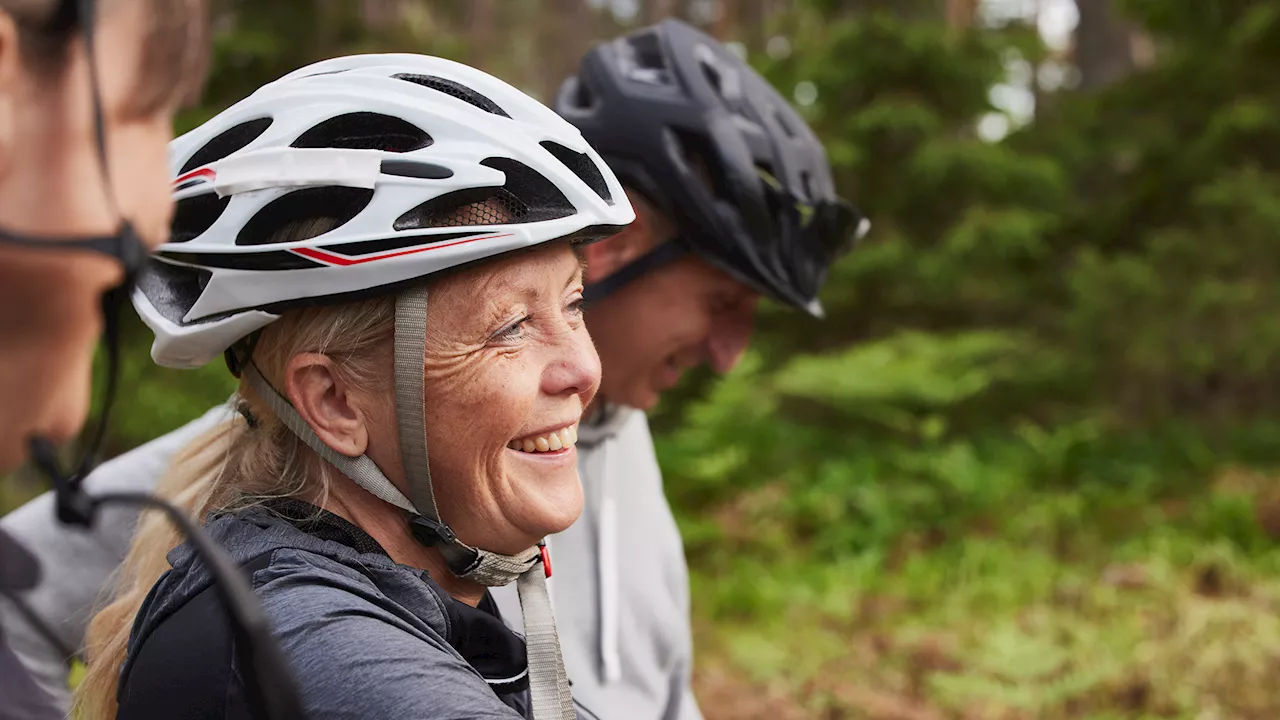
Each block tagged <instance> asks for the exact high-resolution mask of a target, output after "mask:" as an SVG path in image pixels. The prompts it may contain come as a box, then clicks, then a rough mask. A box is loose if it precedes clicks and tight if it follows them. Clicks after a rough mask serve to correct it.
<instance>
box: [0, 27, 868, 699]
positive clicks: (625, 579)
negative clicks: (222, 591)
mask: <svg viewBox="0 0 1280 720" xmlns="http://www.w3.org/2000/svg"><path fill="white" fill-rule="evenodd" d="M471 100H472V101H473V102H475V103H476V104H478V105H480V106H486V105H487V104H489V103H487V101H486V99H485V98H480V97H472V98H471ZM555 109H556V110H557V111H558V112H559V113H560V114H561V115H562V116H563V117H564V118H565V119H567V120H569V121H570V122H571V123H573V124H574V125H576V126H577V127H578V129H579V130H580V131H581V132H582V134H583V136H584V137H585V138H586V139H587V141H588V142H589V143H590V144H591V145H592V146H593V147H594V148H596V150H597V151H598V152H599V153H600V154H601V155H602V156H603V157H604V159H605V160H606V161H607V162H608V164H609V166H610V168H611V169H613V170H614V172H615V173H616V174H617V176H618V177H619V179H620V180H621V181H622V183H623V185H624V186H626V192H627V194H628V196H629V198H630V199H631V201H632V204H633V205H634V206H635V208H636V214H637V220H636V222H635V223H633V224H632V225H631V226H630V227H628V228H627V229H625V230H624V231H622V232H621V233H619V234H618V235H616V236H614V237H612V238H609V239H607V240H603V241H601V242H598V243H595V244H593V245H589V246H587V247H586V248H584V252H585V254H586V258H587V262H588V267H587V274H586V281H587V291H586V297H587V300H588V303H589V308H590V309H589V312H588V317H587V326H588V329H589V330H590V332H591V334H592V337H593V339H594V340H595V344H596V347H597V349H598V351H599V354H600V359H601V363H602V366H603V370H604V373H603V379H602V382H601V387H600V392H599V395H598V396H597V399H596V401H595V402H594V403H593V406H592V407H591V408H590V409H589V411H588V413H587V415H586V416H585V417H584V419H583V421H582V423H581V424H580V426H579V428H578V444H577V452H578V467H579V470H580V475H581V477H582V481H583V486H584V494H585V504H584V507H583V514H582V517H581V518H580V519H579V520H578V521H577V522H576V523H574V524H573V525H572V526H571V527H570V528H569V529H568V530H566V531H564V532H563V533H560V534H557V535H554V536H552V537H551V538H549V545H550V546H551V548H552V550H553V553H552V554H553V556H554V558H555V575H554V578H553V579H552V580H551V586H552V600H553V602H554V604H555V607H556V610H557V613H556V614H557V617H558V618H559V626H560V635H561V640H562V644H563V647H564V654H565V665H566V667H567V669H568V673H569V677H570V679H571V680H572V682H573V694H574V697H575V699H577V700H579V701H581V702H582V703H583V704H585V705H586V706H588V707H591V708H594V709H596V710H597V712H600V713H602V716H603V717H605V718H636V719H645V720H648V719H653V718H683V719H691V718H698V717H700V713H699V710H698V707H697V703H696V701H695V699H694V697H693V693H692V691H691V689H690V672H691V669H692V652H693V651H692V642H691V637H690V627H689V591H688V571H687V568H686V565H685V560H684V554H683V547H682V544H681V540H680V536H679V532H678V530H677V528H676V525H675V521H674V519H673V517H672V515H671V510H670V508H669V506H668V504H667V501H666V499H665V497H664V495H663V491H662V478H661V474H660V472H659V469H658V463H657V459H656V457H655V455H654V450H653V443H652V440H651V438H650V435H649V429H648V425H647V422H646V419H645V416H644V413H643V411H644V410H647V409H650V408H652V407H653V406H654V405H655V404H656V403H657V401H658V399H659V397H660V396H661V394H662V393H663V392H664V391H665V390H667V389H669V388H671V387H672V386H674V385H675V384H676V383H677V381H678V380H679V378H680V377H681V375H682V374H683V372H684V371H686V370H688V369H689V368H692V367H694V366H696V365H698V364H701V363H709V364H710V365H711V366H712V368H713V369H714V370H716V371H717V372H726V371H728V370H729V369H730V368H732V367H733V366H734V364H735V363H736V362H737V361H738V359H739V358H740V357H741V355H742V353H743V352H744V350H745V349H746V346H747V344H748V342H749V340H750V336H751V333H752V329H753V324H754V313H755V309H756V306H757V304H758V303H759V300H760V298H761V297H762V296H768V297H770V298H773V299H774V300H776V301H779V302H782V303H785V304H787V305H791V306H793V307H796V308H798V309H801V310H802V311H804V312H807V313H809V314H811V315H814V316H821V305H820V304H819V302H818V297H817V296H818V292H819V290H820V289H821V287H822V284H823V282H824V280H825V278H826V275H827V272H828V270H829V269H830V267H831V265H832V263H834V262H835V260H837V259H838V258H839V257H840V256H841V255H842V254H843V253H844V252H846V251H847V250H849V249H850V248H851V247H852V245H853V243H854V241H855V239H856V238H857V237H859V236H860V235H861V234H862V233H863V232H865V230H866V223H865V221H864V220H862V219H861V218H860V217H859V216H858V215H857V213H856V212H854V211H853V209H852V208H851V207H850V206H849V205H848V204H847V203H845V202H844V201H843V200H841V199H840V198H839V197H837V196H836V194H835V191H834V188H833V186H832V179H831V172H830V168H829V166H828V163H827V158H826V154H825V152H824V150H823V148H822V146H821V144H820V143H819V141H818V140H817V138H816V137H815V136H814V134H813V133H812V131H811V130H810V129H809V128H808V127H807V126H806V125H805V123H804V122H803V120H802V119H801V118H800V117H799V115H797V114H796V113H795V111H794V110H793V109H791V108H790V107H789V106H788V105H787V103H786V101H785V100H784V99H783V98H782V97H781V96H780V95H779V94H778V93H777V92H776V91H774V90H773V89H772V88H771V87H769V86H768V84H767V83H766V82H765V81H764V79H763V78H761V77H760V76H759V75H758V74H757V73H755V71H753V70H752V69H751V68H750V67H748V66H747V65H745V64H744V63H742V62H741V61H740V60H739V59H738V58H737V57H736V56H735V55H734V54H733V53H732V52H730V51H729V50H728V49H727V48H725V47H724V46H723V45H721V44H720V43H718V42H717V41H715V40H714V39H712V38H710V37H708V36H706V35H705V34H703V33H701V32H699V31H697V30H695V29H694V28H692V27H690V26H688V25H686V24H684V23H681V22H679V21H675V20H668V21H664V22H662V23H660V24H658V25H655V26H653V27H649V28H646V29H643V30H640V31H638V32H635V33H633V34H630V35H627V36H625V37H622V38H619V39H617V40H614V41H611V42H606V43H603V44H601V45H598V46H597V47H595V48H594V49H593V50H591V51H590V53H588V55H587V56H586V57H585V58H584V59H583V62H582V66H581V68H580V71H579V73H578V74H577V75H576V76H574V77H571V78H569V79H568V80H566V82H565V83H564V85H563V87H562V88H561V91H560V93H559V94H558V96H557V98H556V103H555ZM548 149H549V150H550V151H551V152H553V153H560V157H561V159H562V160H563V161H564V162H565V164H566V165H568V166H569V167H570V168H575V163H576V162H577V161H576V160H575V158H574V157H573V156H572V155H567V154H564V153H563V152H561V151H560V150H558V149H557V148H555V147H554V146H551V147H548ZM575 172H579V173H582V176H583V177H586V178H587V179H588V181H589V182H590V183H591V184H592V186H593V187H594V188H596V189H597V191H600V190H601V189H602V186H603V181H602V180H600V179H599V178H595V177H593V176H592V175H591V173H590V170H589V169H587V168H583V167H581V166H578V167H576V169H575ZM617 200H618V199H617V198H614V201H617ZM225 413H226V409H225V408H215V409H214V410H211V411H210V412H209V413H208V414H206V415H205V416H204V417H202V418H200V419H197V420H195V421H193V422H191V423H189V424H188V425H186V426H184V427H183V428H180V429H178V430H176V431H174V432H172V433H170V434H169V435H166V436H165V437H163V438H160V439H158V440H156V441H154V442H152V443H149V444H147V445H144V446H142V447H139V448H137V449H135V450H133V451H132V452H130V453H127V454H125V455H123V456H121V457H119V458H116V459H115V460H113V461H111V462H110V463H107V464H105V465H104V466H103V467H102V468H101V469H100V470H99V471H98V472H97V473H95V475H94V476H91V477H90V479H89V483H90V486H91V487H93V488H94V489H97V490H105V489H115V490H119V489H139V488H151V487H154V485H155V484H156V482H157V479H158V478H159V477H160V475H161V474H162V473H163V472H164V470H165V468H166V466H167V465H168V463H169V460H170V458H171V457H172V456H173V454H174V453H175V452H177V451H178V450H179V449H181V448H182V447H183V446H184V445H186V444H187V443H188V442H190V441H191V440H192V439H193V438H195V437H196V436H198V435H200V434H201V433H203V432H205V431H207V430H208V429H210V428H211V427H213V426H214V425H216V424H217V423H218V422H219V418H221V417H223V416H224V415H225ZM51 503H52V499H51V498H47V497H46V498H40V499H37V500H36V501H33V503H31V504H29V505H28V506H27V507H25V508H23V509H21V510H19V511H17V512H15V513H13V514H12V515H11V516H10V517H8V518H5V519H4V521H3V525H4V526H5V527H8V528H10V529H11V530H12V531H13V532H15V533H16V534H19V535H21V536H23V537H28V538H32V539H33V541H34V542H36V543H38V544H39V546H40V547H41V549H42V553H43V555H44V557H45V562H46V563H63V564H64V566H66V567H68V570H67V571H66V572H65V573H62V574H60V575H58V576H54V577H50V578H48V580H47V581H46V583H45V584H44V585H43V586H41V587H40V588H38V589H37V590H36V591H35V592H34V593H32V597H33V599H34V600H36V601H35V602H33V604H34V605H36V606H38V607H40V608H41V609H42V611H43V612H44V613H45V618H46V619H47V620H48V621H49V622H50V623H52V624H54V625H55V627H56V628H57V629H58V632H59V633H60V634H61V635H62V640H63V642H64V643H65V644H66V645H68V646H70V647H73V648H74V647H79V646H80V645H81V643H82V642H83V637H84V632H85V625H86V623H87V620H88V617H89V614H90V612H91V610H92V608H93V606H94V604H95V601H96V600H97V598H98V596H99V593H100V592H101V589H102V587H103V585H104V584H105V583H106V581H107V579H108V577H109V576H110V574H111V572H112V571H113V570H114V569H115V567H116V566H117V565H118V564H119V562H120V561H121V559H122V558H123V557H124V555H125V552H126V549H127V547H128V542H129V533H130V531H131V529H132V523H131V522H130V523H122V524H121V525H119V526H118V527H116V528H114V529H111V530H107V529H105V528H104V529H103V530H101V531H99V532H98V533H97V535H96V537H93V538H88V537H77V538H73V539H68V538H63V537H57V538H46V537H45V534H44V531H43V530H42V528H41V526H40V525H39V524H38V523H36V522H33V521H32V519H31V518H33V517H35V516H43V515H44V514H47V512H48V505H49V504H51ZM71 558H85V560H84V561H75V564H74V565H71V564H70V562H71V561H70V559H71ZM494 598H495V600H496V601H497V604H498V606H499V608H500V609H501V610H502V615H503V617H504V619H505V620H506V621H507V622H509V623H512V624H513V625H515V624H516V623H518V622H519V619H520V612H519V601H518V599H517V598H516V596H515V593H514V592H510V591H508V590H507V589H505V588H499V589H497V591H496V592H494ZM6 621H7V622H9V623H11V624H12V626H13V628H14V634H15V635H21V636H22V637H23V638H26V639H28V640H29V642H27V643H25V644H24V645H23V650H24V653H23V656H24V658H25V660H26V661H27V662H28V663H29V664H30V665H31V666H32V668H33V669H35V670H37V671H38V672H39V673H40V675H41V677H43V678H45V679H46V680H45V681H46V684H47V686H48V688H49V689H50V690H51V691H56V690H58V689H60V688H62V687H64V686H65V676H66V670H65V658H62V657H60V656H59V654H58V652H57V651H56V649H55V648H53V647H51V646H50V644H49V643H47V642H45V641H43V640H42V639H41V638H40V636H39V635H38V634H37V633H35V632H33V631H31V630H30V629H29V628H28V626H27V624H26V623H25V622H24V620H23V619H22V618H17V617H15V616H12V615H11V616H9V617H7V618H6ZM517 629H520V628H519V627H518V626H517Z"/></svg>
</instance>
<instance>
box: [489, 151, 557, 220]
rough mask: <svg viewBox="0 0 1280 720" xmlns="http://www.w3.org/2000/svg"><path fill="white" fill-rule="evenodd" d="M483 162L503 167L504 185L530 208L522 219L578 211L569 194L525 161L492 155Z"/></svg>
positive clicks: (553, 216) (542, 217)
mask: <svg viewBox="0 0 1280 720" xmlns="http://www.w3.org/2000/svg"><path fill="white" fill-rule="evenodd" d="M480 164H481V165H484V166H485V167H491V168H493V169H494V170H501V171H502V173H503V174H505V175H506V176H507V182H506V183H505V184H504V185H503V186H502V187H503V189H504V190H506V191H507V192H509V193H511V195H512V196H514V197H515V198H516V199H517V200H519V201H520V202H522V203H524V204H525V205H526V206H527V207H528V208H529V211H528V213H527V214H526V215H525V216H524V217H523V218H522V219H521V220H520V222H541V221H543V220H555V219H557V218H563V217H569V216H570V215H573V214H574V213H575V212H577V211H578V210H577V208H575V207H574V206H573V203H571V202H569V198H567V197H565V196H564V193H562V192H560V188H558V187H556V186H555V184H554V183H552V182H551V181H550V180H548V179H546V178H545V177H543V176H542V175H541V174H539V173H538V171H536V170H534V169H533V168H531V167H529V166H528V165H525V164H524V163H522V162H519V161H516V160H512V159H510V158H497V157H491V158H486V159H484V160H481V161H480Z"/></svg>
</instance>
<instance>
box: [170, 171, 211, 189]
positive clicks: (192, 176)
mask: <svg viewBox="0 0 1280 720" xmlns="http://www.w3.org/2000/svg"><path fill="white" fill-rule="evenodd" d="M217 177H218V173H216V172H214V171H213V168H207V167H206V168H200V169H199V170H192V171H191V172H189V173H187V174H186V175H182V176H181V177H179V178H178V179H177V180H174V181H173V184H174V185H181V184H182V183H184V182H187V181H188V180H196V179H198V178H204V179H206V180H208V181H209V182H213V181H214V179H215V178H217Z"/></svg>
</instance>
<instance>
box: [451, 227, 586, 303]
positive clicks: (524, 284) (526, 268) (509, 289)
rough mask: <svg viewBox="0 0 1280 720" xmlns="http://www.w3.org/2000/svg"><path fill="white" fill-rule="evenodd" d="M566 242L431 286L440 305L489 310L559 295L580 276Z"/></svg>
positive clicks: (502, 259) (462, 272) (489, 263)
mask: <svg viewBox="0 0 1280 720" xmlns="http://www.w3.org/2000/svg"><path fill="white" fill-rule="evenodd" d="M581 269H582V266H581V263H580V262H579V260H578V256H577V254H576V253H575V252H574V251H573V249H572V248H571V247H570V246H569V244H568V243H555V244H552V245H546V246H541V247H537V248H534V249H531V250H526V251H524V252H517V253H511V254H508V255H504V256H502V257H500V258H496V259H493V260H488V261H485V262H481V263H478V264H476V265H473V266H471V267H468V268H465V269H463V270H460V271H458V272H456V273H452V274H450V275H447V276H445V277H442V278H440V279H439V280H438V281H435V282H433V283H432V291H433V293H434V294H435V295H437V296H438V297H439V298H440V300H441V302H442V303H447V304H449V305H450V306H453V305H458V304H466V305H468V306H470V307H472V308H476V309H478V308H481V307H492V306H496V305H501V304H503V303H510V302H514V301H530V300H536V299H537V298H539V297H542V296H547V295H549V294H554V295H558V294H559V293H560V292H561V291H562V290H563V289H564V287H565V285H566V283H568V282H570V281H571V280H573V279H574V278H575V277H577V276H578V275H579V274H580V273H581Z"/></svg>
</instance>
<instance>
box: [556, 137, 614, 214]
mask: <svg viewBox="0 0 1280 720" xmlns="http://www.w3.org/2000/svg"><path fill="white" fill-rule="evenodd" d="M539 145H542V147H543V148H545V149H546V151H547V152H549V153H551V154H552V155H554V156H555V158H556V159H557V160H559V161H560V162H561V163H563V164H564V166H565V167H567V168H569V171H570V172H572V173H573V174H574V175H577V176H578V179H579V180H581V181H582V182H584V183H586V185H587V187H589V188H591V190H592V191H593V192H595V194H597V195H599V196H600V199H601V200H604V201H605V202H607V203H609V204H610V205H612V204H613V193H610V192H609V185H608V183H606V182H605V181H604V173H601V172H600V168H599V167H596V164H595V162H594V161H592V159H591V157H590V156H589V155H587V154H586V153H580V152H577V151H575V150H570V149H569V148H567V147H565V146H564V145H561V144H560V143H558V142H553V141H551V140H543V141H542V142H541V143H539Z"/></svg>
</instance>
